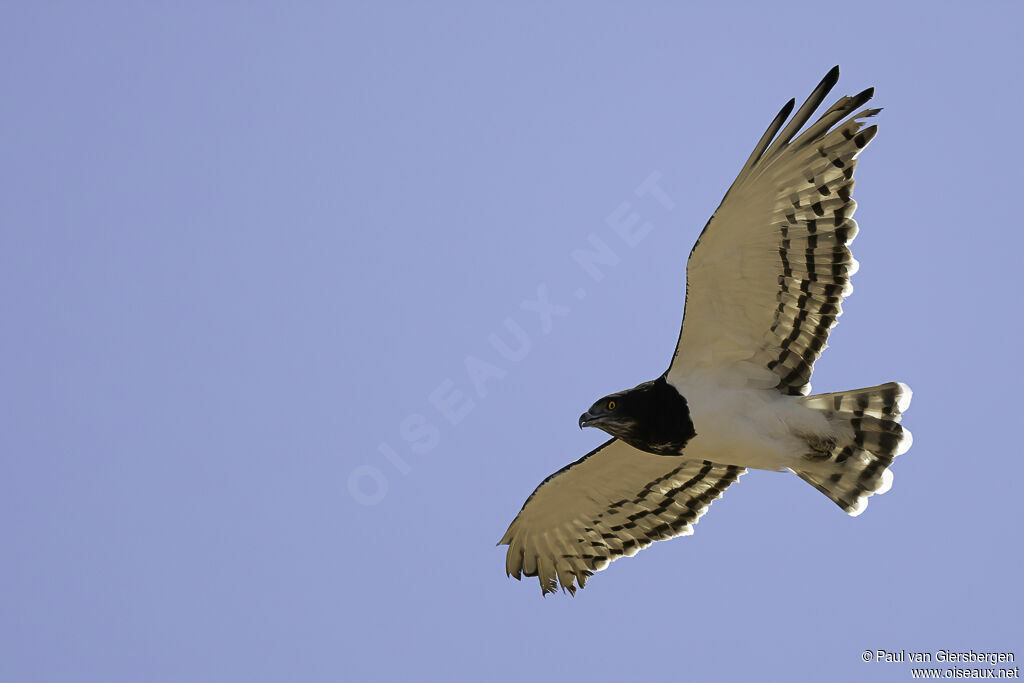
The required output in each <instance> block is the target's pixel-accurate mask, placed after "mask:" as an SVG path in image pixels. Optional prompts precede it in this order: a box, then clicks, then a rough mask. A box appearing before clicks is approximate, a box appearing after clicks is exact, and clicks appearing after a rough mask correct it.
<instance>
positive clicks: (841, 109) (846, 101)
mask: <svg viewBox="0 0 1024 683" xmlns="http://www.w3.org/2000/svg"><path fill="white" fill-rule="evenodd" d="M874 95H875V89H874V88H868V89H866V90H863V91H861V92H859V93H857V94H856V95H854V96H853V97H843V98H842V99H840V100H839V101H838V102H836V103H835V104H834V105H832V106H831V107H830V108H829V110H828V111H827V112H825V113H824V114H822V115H821V118H820V119H818V120H817V121H816V122H815V123H814V125H812V126H811V127H810V128H808V129H807V130H806V131H804V132H803V133H802V134H801V135H800V137H798V138H797V139H796V140H794V141H793V147H802V146H803V145H805V144H808V143H811V142H814V141H815V140H817V139H818V138H820V137H821V136H823V135H825V133H827V132H828V131H829V130H830V129H831V128H832V126H834V125H835V124H837V123H839V122H840V121H842V120H843V119H845V118H846V117H847V116H849V114H850V112H852V111H854V110H855V109H857V108H858V107H860V106H862V105H863V104H864V103H865V102H867V101H868V100H870V99H871V98H872V97H874ZM879 111H881V109H865V110H864V111H862V112H860V113H859V114H857V116H855V117H854V118H856V119H860V118H867V117H868V116H874V115H875V114H877V113H878V112H879Z"/></svg>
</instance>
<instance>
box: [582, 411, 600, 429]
mask: <svg viewBox="0 0 1024 683" xmlns="http://www.w3.org/2000/svg"><path fill="white" fill-rule="evenodd" d="M597 420H598V418H596V417H594V416H593V415H591V414H590V412H589V411H588V412H585V413H583V414H582V415H580V429H583V428H584V427H589V426H590V425H592V424H593V423H595V422H597Z"/></svg>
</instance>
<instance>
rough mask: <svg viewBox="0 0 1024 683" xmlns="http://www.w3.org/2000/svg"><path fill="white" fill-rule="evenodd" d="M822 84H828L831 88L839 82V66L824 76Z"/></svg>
mask: <svg viewBox="0 0 1024 683" xmlns="http://www.w3.org/2000/svg"><path fill="white" fill-rule="evenodd" d="M821 80H822V82H823V83H824V82H828V87H830V88H831V87H832V86H833V85H835V84H836V82H837V81H838V80H839V65H838V64H836V65H835V66H834V67H832V68H831V69H829V70H828V73H827V74H825V78H823V79H821Z"/></svg>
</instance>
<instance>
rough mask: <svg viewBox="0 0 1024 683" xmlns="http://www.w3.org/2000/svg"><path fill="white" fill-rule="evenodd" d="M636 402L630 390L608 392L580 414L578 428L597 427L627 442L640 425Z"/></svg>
mask: <svg viewBox="0 0 1024 683" xmlns="http://www.w3.org/2000/svg"><path fill="white" fill-rule="evenodd" d="M636 404H637V401H636V400H635V397H634V396H632V395H631V392H630V391H621V392H619V393H616V394H609V395H608V396H605V397H604V398H602V399H600V400H599V401H597V402H596V403H595V404H594V405H592V406H590V410H588V411H587V412H585V413H583V414H582V415H580V429H583V428H584V427H597V428H598V429H601V430H604V431H606V432H608V433H609V434H611V435H612V436H617V437H619V438H620V439H622V440H624V441H627V442H628V441H630V438H629V437H630V436H631V435H632V434H633V433H634V432H636V431H637V429H638V428H639V426H640V417H641V416H640V415H638V414H637V408H638V406H637V405H636Z"/></svg>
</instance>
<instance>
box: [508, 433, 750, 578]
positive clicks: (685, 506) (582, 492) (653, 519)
mask: <svg viewBox="0 0 1024 683" xmlns="http://www.w3.org/2000/svg"><path fill="white" fill-rule="evenodd" d="M745 471H746V470H744V469H743V468H742V467H735V466H732V465H716V464H714V463H710V462H705V461H699V460H690V459H687V458H684V457H682V456H664V455H652V454H650V453H645V452H643V451H640V450H637V449H635V448H633V447H632V446H630V445H628V444H626V443H624V442H622V441H619V440H618V439H611V440H610V441H607V442H605V443H604V444H602V445H601V446H599V447H598V448H596V449H595V450H593V451H591V452H590V453H588V454H587V455H585V456H583V457H582V458H580V459H579V460H577V461H576V462H574V463H572V464H570V465H567V466H565V467H563V468H562V469H560V470H559V471H558V472H555V473H554V474H552V475H551V476H550V477H548V478H547V479H545V480H544V481H543V482H541V484H540V486H538V487H537V489H536V490H535V491H534V492H533V493H532V494H531V495H530V497H529V498H527V499H526V503H525V504H524V505H523V509H522V510H520V511H519V514H518V515H516V518H515V519H514V520H512V524H510V525H509V527H508V531H506V532H505V535H504V536H502V538H501V540H500V541H498V545H507V546H508V554H507V555H506V558H505V571H506V573H507V574H509V575H510V576H514V577H516V579H519V578H520V577H521V575H523V574H525V575H526V576H536V577H538V579H539V580H540V587H541V591H542V592H543V593H545V594H546V593H550V592H553V591H554V590H555V588H556V587H557V586H558V585H561V587H562V589H563V590H567V591H569V592H570V593H573V594H575V593H576V583H577V582H578V583H579V587H580V588H583V586H584V585H585V584H586V582H587V578H588V577H590V576H591V575H592V574H593V573H594V572H596V571H600V570H602V569H604V568H605V567H606V566H608V563H609V562H611V561H612V560H615V559H618V558H620V557H622V556H623V555H625V556H629V557H631V556H633V555H635V554H636V553H637V552H638V551H640V550H641V549H642V548H646V547H647V546H649V545H650V544H651V543H653V542H654V541H661V540H664V539H668V538H673V537H675V536H688V535H690V534H692V533H693V525H694V524H696V523H697V520H698V519H699V518H700V516H701V515H703V514H704V512H705V511H706V510H707V509H708V506H709V505H711V501H713V500H715V499H716V498H719V497H721V495H722V492H723V491H724V490H725V489H726V488H727V487H728V486H729V485H730V484H732V483H733V482H734V481H736V480H737V479H738V478H739V477H740V475H741V474H743V473H744V472H745Z"/></svg>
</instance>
